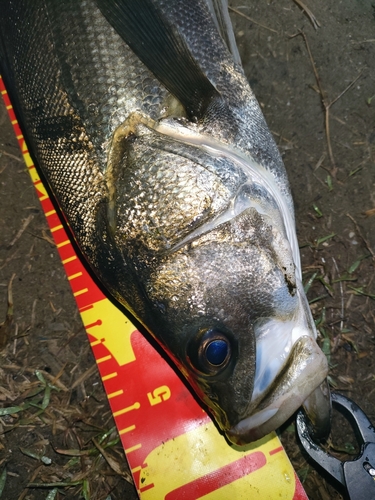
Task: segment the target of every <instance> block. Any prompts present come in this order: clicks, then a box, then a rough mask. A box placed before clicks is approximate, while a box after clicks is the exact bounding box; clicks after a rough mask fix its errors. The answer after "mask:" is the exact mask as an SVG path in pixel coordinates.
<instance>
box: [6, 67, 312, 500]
mask: <svg viewBox="0 0 375 500" xmlns="http://www.w3.org/2000/svg"><path fill="white" fill-rule="evenodd" d="M0 91H1V94H2V96H3V98H4V102H5V105H6V108H7V110H8V113H9V116H10V119H11V122H12V125H13V128H14V132H15V134H16V137H17V139H18V142H19V145H20V148H21V151H22V154H23V157H24V160H25V163H26V166H27V168H28V170H29V173H30V176H31V179H32V182H33V184H34V186H35V188H36V190H37V194H38V197H39V200H40V202H41V205H42V208H43V210H44V212H45V215H46V218H47V221H48V224H49V227H50V230H51V232H52V236H53V238H54V240H55V243H56V246H57V249H58V251H59V254H60V257H61V260H62V263H63V265H64V267H65V271H66V273H67V276H68V279H69V282H70V284H71V288H72V291H73V295H74V297H75V299H76V302H77V305H78V309H79V311H80V314H81V317H82V321H83V324H84V326H85V328H86V331H87V335H88V337H89V341H90V343H91V347H92V350H93V353H94V356H95V358H96V362H97V364H98V368H99V371H100V375H101V378H102V381H103V385H104V388H105V390H106V393H107V396H108V399H109V403H110V406H111V409H112V413H113V416H114V419H115V422H116V425H117V428H118V432H119V434H120V437H121V441H122V444H123V447H124V450H125V453H126V457H127V460H128V462H129V465H130V469H131V471H132V474H133V478H134V482H135V485H136V488H137V491H138V494H139V497H140V498H141V500H159V499H165V500H183V499H185V500H195V499H198V498H204V499H205V500H206V499H207V500H228V499H230V498H233V499H236V500H240V499H244V500H245V499H262V500H266V499H270V500H274V499H275V498H280V499H285V500H307V496H306V493H305V492H304V490H303V487H302V485H301V483H300V482H299V480H298V478H297V476H296V474H295V471H294V469H293V467H292V465H291V463H290V462H289V459H288V457H287V455H286V453H285V451H284V449H283V447H282V445H281V443H280V441H279V439H278V437H277V436H276V434H275V433H271V434H270V435H268V436H266V437H265V438H263V439H261V440H259V441H257V442H255V443H252V444H251V445H249V446H248V447H247V448H246V449H241V450H239V449H236V448H235V447H233V446H229V445H228V443H227V442H226V441H225V439H224V438H223V436H222V435H221V434H220V433H219V432H218V430H217V428H216V427H215V425H214V424H213V422H212V420H211V419H210V417H209V416H208V415H207V413H206V412H205V411H204V410H203V409H202V408H201V407H200V406H199V405H198V403H197V402H196V400H195V399H194V397H193V396H192V394H191V393H190V392H189V390H188V389H187V387H186V386H185V385H184V384H183V383H182V381H181V380H180V379H179V377H178V376H177V375H176V373H175V372H174V370H173V369H172V368H171V367H170V366H169V364H168V363H167V362H166V361H165V360H164V359H163V358H162V357H161V356H160V354H159V353H158V352H157V351H156V350H155V349H154V348H153V347H152V346H151V345H150V344H149V343H148V342H147V340H146V339H145V338H144V337H143V336H142V335H141V334H140V333H139V332H138V331H137V329H136V327H135V326H134V325H133V324H132V323H131V321H130V320H129V319H128V318H127V317H126V316H125V315H124V314H123V313H122V312H121V311H120V310H119V309H117V308H116V307H115V306H114V305H113V304H112V303H111V302H110V301H109V300H108V299H107V298H106V297H105V296H104V295H103V293H102V292H101V290H100V289H99V288H98V287H97V286H96V284H95V283H94V281H93V280H92V278H91V276H90V275H89V273H88V272H87V270H86V269H85V267H84V266H83V265H82V263H81V262H80V260H79V257H78V256H77V255H76V253H75V251H74V249H73V246H72V244H71V241H70V240H69V237H68V235H67V233H66V232H65V229H64V227H63V224H62V222H61V220H60V217H59V215H58V213H57V212H56V210H55V209H54V206H53V204H52V202H51V200H50V198H49V196H48V193H47V191H46V188H45V187H44V185H43V183H42V181H41V180H40V178H39V175H38V172H37V170H36V168H35V165H34V164H33V161H32V159H31V157H30V155H29V152H28V149H27V145H26V143H25V140H24V138H23V135H22V132H21V129H20V127H19V125H18V122H17V120H16V117H15V114H14V111H13V108H12V104H11V102H10V100H9V96H8V94H7V91H6V89H5V86H4V83H3V80H2V79H1V76H0Z"/></svg>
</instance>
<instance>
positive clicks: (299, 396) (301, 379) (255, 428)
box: [226, 336, 331, 446]
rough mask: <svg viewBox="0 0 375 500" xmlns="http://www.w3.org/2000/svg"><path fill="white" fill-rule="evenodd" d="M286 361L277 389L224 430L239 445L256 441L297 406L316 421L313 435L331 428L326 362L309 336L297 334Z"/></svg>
mask: <svg viewBox="0 0 375 500" xmlns="http://www.w3.org/2000/svg"><path fill="white" fill-rule="evenodd" d="M289 361H290V362H289V363H288V366H287V367H286V369H284V370H283V371H282V372H281V373H280V374H279V375H278V377H277V380H276V383H277V387H278V389H276V391H272V392H271V393H270V392H268V393H266V395H265V396H264V397H263V398H262V400H261V401H260V402H259V401H257V404H256V410H255V411H254V413H253V414H252V415H250V416H249V417H246V418H244V419H243V420H241V421H240V422H239V423H238V424H237V425H235V426H233V427H232V428H231V429H230V430H229V431H227V433H226V434H227V437H228V439H229V440H230V441H231V442H232V443H233V444H236V445H238V446H244V445H246V444H248V443H250V442H252V441H256V440H258V439H260V438H262V437H264V436H265V435H267V434H268V433H270V432H271V431H273V430H275V429H277V428H278V427H280V425H282V424H283V423H284V422H285V421H286V420H287V419H288V418H289V417H290V416H291V415H293V413H294V412H295V411H297V410H298V408H299V407H300V406H304V408H305V411H306V412H307V414H308V417H310V419H311V420H312V423H313V425H314V424H315V425H316V432H315V435H317V436H318V435H325V434H327V433H328V432H329V428H330V408H331V407H330V397H329V390H328V386H327V384H326V382H325V379H326V376H327V372H328V363H327V359H326V357H325V355H324V354H323V353H322V351H321V350H320V348H319V347H318V345H317V344H316V342H315V339H314V338H312V337H310V336H303V337H300V338H299V339H298V340H297V342H296V343H295V345H294V346H293V349H292V352H291V354H290V358H289Z"/></svg>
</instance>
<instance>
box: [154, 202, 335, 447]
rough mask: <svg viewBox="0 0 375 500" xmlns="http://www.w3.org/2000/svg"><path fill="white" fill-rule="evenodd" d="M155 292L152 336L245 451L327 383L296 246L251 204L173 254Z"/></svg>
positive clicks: (157, 276)
mask: <svg viewBox="0 0 375 500" xmlns="http://www.w3.org/2000/svg"><path fill="white" fill-rule="evenodd" d="M147 293H148V298H149V300H150V302H151V304H152V320H150V323H152V330H153V332H155V333H156V336H157V337H158V338H161V339H162V341H163V343H164V345H166V346H167V350H168V351H169V352H172V353H173V354H174V357H175V359H176V360H177V364H178V366H179V367H180V369H181V371H182V373H183V374H184V375H185V377H186V378H187V379H188V381H189V382H190V384H191V385H192V387H193V388H194V390H195V392H196V394H197V395H198V396H199V398H200V399H201V400H202V401H203V402H204V404H205V405H206V406H207V407H208V409H209V411H210V412H211V414H212V415H213V416H214V419H215V420H216V422H217V423H218V425H219V427H220V428H221V429H222V430H223V431H224V433H225V434H226V436H227V438H228V439H229V440H230V441H231V442H233V443H235V444H237V445H244V444H247V443H248V442H251V441H254V440H256V439H260V438H261V437H263V436H264V435H266V434H267V433H269V432H270V431H272V430H275V429H276V428H277V427H279V426H280V425H281V424H283V423H284V422H285V421H286V420H287V419H288V418H289V417H290V416H291V414H292V413H293V412H294V411H296V410H297V408H298V407H300V406H301V404H303V402H304V401H305V400H306V399H307V398H308V396H309V394H310V393H311V392H312V391H313V390H314V389H315V388H316V387H317V386H318V385H319V384H320V383H321V382H322V381H323V379H324V378H325V377H326V373H327V362H326V358H325V356H324V355H323V354H322V352H321V351H320V349H319V348H318V346H317V344H316V342H315V328H314V324H313V321H312V318H311V313H310V310H309V307H308V304H307V302H306V299H305V296H304V292H303V290H302V288H301V286H300V284H299V283H298V282H297V279H296V273H295V268H294V264H293V259H292V256H291V250H290V247H289V245H288V242H287V240H286V239H285V236H284V235H283V234H282V232H280V231H279V230H278V229H277V224H276V225H275V219H274V218H273V220H270V219H269V217H267V216H265V215H263V214H260V213H259V212H258V211H257V210H256V209H255V208H253V207H252V208H248V209H246V210H244V211H242V212H241V213H240V214H238V215H237V216H235V217H234V218H232V219H230V220H228V221H226V222H224V223H223V224H220V225H218V226H217V227H215V228H214V229H212V230H211V231H210V232H208V233H206V234H204V235H201V236H200V237H198V238H197V239H195V240H194V241H191V242H190V243H189V244H188V245H186V246H184V247H182V248H180V249H178V250H177V251H175V252H169V253H167V254H166V255H165V256H164V257H163V259H162V260H161V261H160V262H159V264H158V265H157V266H156V267H155V268H154V271H153V272H152V273H151V275H150V279H149V281H148V286H147Z"/></svg>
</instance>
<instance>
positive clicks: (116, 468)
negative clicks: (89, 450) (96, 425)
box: [92, 438, 134, 484]
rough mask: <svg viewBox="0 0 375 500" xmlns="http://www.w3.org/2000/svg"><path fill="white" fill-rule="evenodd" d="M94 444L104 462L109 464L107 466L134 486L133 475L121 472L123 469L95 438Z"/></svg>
mask: <svg viewBox="0 0 375 500" xmlns="http://www.w3.org/2000/svg"><path fill="white" fill-rule="evenodd" d="M92 442H93V443H94V446H95V447H96V448H97V449H98V451H99V452H100V454H101V455H102V456H103V458H104V460H105V461H106V462H107V464H108V465H109V466H110V467H111V469H112V470H113V471H114V472H116V474H118V475H119V476H121V477H123V478H124V479H125V480H126V481H127V482H128V483H130V484H134V483H133V479H132V477H131V475H130V474H129V472H127V471H125V470H121V467H120V466H119V464H118V463H117V462H116V460H114V459H113V458H112V457H111V456H110V455H109V454H108V453H107V452H106V451H105V450H104V448H103V447H102V446H100V444H99V443H98V441H96V439H95V438H92Z"/></svg>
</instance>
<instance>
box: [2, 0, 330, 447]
mask: <svg viewBox="0 0 375 500" xmlns="http://www.w3.org/2000/svg"><path fill="white" fill-rule="evenodd" d="M0 68H1V73H2V76H3V78H4V80H5V83H6V85H7V87H8V89H9V93H10V96H11V99H12V102H13V105H14V108H15V110H16V113H17V116H18V119H19V121H20V123H21V126H22V128H23V132H24V135H25V137H26V140H27V143H28V146H29V149H30V151H31V154H32V156H33V158H34V159H35V162H36V164H37V165H38V168H39V169H40V170H41V174H42V175H43V178H44V179H45V180H46V182H47V184H48V186H49V189H50V190H51V192H52V194H53V196H54V197H55V199H56V200H57V203H58V206H59V207H60V209H61V212H62V214H63V215H64V217H65V219H66V221H67V223H68V226H69V228H70V230H71V232H72V235H73V237H74V239H75V241H76V244H77V245H78V247H79V250H80V252H81V253H82V255H83V257H84V259H85V260H86V261H87V263H88V265H89V266H90V268H91V270H92V272H93V273H94V275H95V276H96V277H97V278H98V279H99V281H100V282H101V283H102V285H103V286H104V287H105V289H106V291H107V293H108V294H109V295H110V296H112V297H113V298H114V299H115V300H116V301H118V303H119V304H121V305H123V306H125V308H126V309H127V310H128V311H129V313H130V314H131V315H132V316H133V317H134V318H135V319H136V320H137V321H139V322H140V324H141V325H142V326H143V328H144V329H145V330H146V331H147V332H148V333H149V334H151V335H152V336H153V337H154V338H155V339H156V341H157V342H158V344H159V345H160V346H161V347H162V348H163V349H164V350H165V352H166V353H167V355H168V357H169V359H170V361H171V362H172V363H173V365H174V366H176V367H177V369H178V370H179V371H180V372H181V373H182V375H183V376H184V378H185V380H186V382H187V384H188V386H189V388H190V389H191V390H192V391H193V393H195V395H196V396H197V397H198V399H199V400H200V402H201V404H202V406H203V407H204V408H206V409H207V410H208V412H209V414H210V415H211V416H212V418H213V419H214V421H215V422H216V423H217V426H218V428H219V430H220V432H221V433H223V435H224V436H225V437H226V439H227V440H228V441H229V443H232V444H235V445H238V446H244V445H246V444H248V443H250V442H252V441H255V440H257V439H260V438H262V437H263V436H265V435H267V434H268V433H269V432H271V431H273V430H275V429H277V428H278V427H279V426H280V425H282V424H283V423H284V422H285V421H286V420H287V419H288V418H289V417H290V416H291V415H292V414H293V413H294V412H295V411H296V410H297V409H298V408H299V407H300V406H301V405H303V406H304V408H305V410H306V412H307V414H308V415H309V417H310V418H311V421H312V422H313V425H314V426H315V428H316V432H317V433H319V432H320V433H326V432H327V428H328V427H329V418H330V417H329V415H330V396H329V389H328V385H327V382H326V377H327V372H328V364H327V360H326V357H325V355H324V354H323V353H322V351H321V350H320V348H319V346H318V344H317V341H316V337H317V332H316V329H315V325H314V321H313V318H312V315H311V312H310V309H309V304H308V301H307V299H306V296H305V293H304V289H303V285H302V272H301V262H300V255H299V247H298V241H297V236H296V229H295V216H294V208H293V200H292V196H291V191H290V187H289V182H288V178H287V173H286V170H285V167H284V165H283V162H282V159H281V156H280V153H279V151H278V149H277V146H276V144H275V141H274V139H273V137H272V135H271V133H270V131H269V129H268V127H267V124H266V122H265V119H264V117H263V114H262V112H261V109H260V106H259V104H258V102H257V100H256V97H255V96H254V93H253V92H252V90H251V88H250V86H249V83H248V81H247V79H246V76H245V74H244V71H243V68H242V65H241V60H240V56H239V53H238V49H237V46H236V42H235V37H234V33H233V28H232V25H231V21H230V18H229V14H228V9H227V4H226V1H225V0H190V1H189V2H186V1H185V0H168V1H167V0H117V1H113V0H62V1H60V2H56V1H54V0H33V2H28V1H26V0H18V1H17V2H13V1H6V0H2V1H1V15H0Z"/></svg>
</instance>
